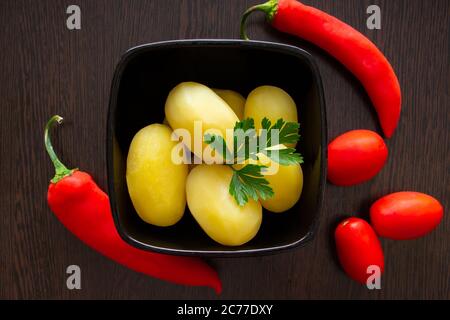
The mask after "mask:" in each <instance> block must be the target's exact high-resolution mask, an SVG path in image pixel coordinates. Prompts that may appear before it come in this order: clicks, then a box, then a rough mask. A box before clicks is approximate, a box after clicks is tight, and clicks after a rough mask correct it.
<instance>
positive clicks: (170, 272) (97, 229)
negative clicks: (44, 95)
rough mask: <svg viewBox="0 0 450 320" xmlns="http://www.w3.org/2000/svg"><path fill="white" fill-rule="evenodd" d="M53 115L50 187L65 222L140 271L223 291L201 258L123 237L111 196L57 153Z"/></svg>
mask: <svg viewBox="0 0 450 320" xmlns="http://www.w3.org/2000/svg"><path fill="white" fill-rule="evenodd" d="M61 122H62V118H61V117H60V116H53V117H52V118H51V119H50V120H49V121H48V123H47V125H46V126H45V147H46V149H47V152H48V154H49V156H50V159H51V160H52V162H53V164H54V166H55V170H56V174H55V176H54V178H53V179H52V180H51V183H50V185H49V188H48V195H47V200H48V204H49V206H50V209H51V210H52V211H53V213H54V214H55V215H56V217H57V218H58V219H59V220H60V221H61V222H62V224H63V225H64V226H65V227H66V228H67V229H69V231H70V232H72V233H73V234H74V235H75V236H77V237H78V238H79V239H80V240H81V241H83V242H84V243H85V244H87V245H88V246H90V247H92V248H93V249H95V250H97V251H98V252H100V253H101V254H103V255H105V256H106V257H108V258H110V259H112V260H114V261H116V262H118V263H120V264H122V265H124V266H126V267H128V268H130V269H132V270H134V271H137V272H140V273H144V274H146V275H149V276H152V277H155V278H159V279H162V280H167V281H170V282H174V283H178V284H184V285H193V286H209V287H212V288H214V289H215V290H216V292H217V293H220V292H221V290H222V284H221V282H220V279H219V278H218V275H217V273H216V271H215V270H214V269H212V268H211V267H210V266H208V265H207V264H206V263H205V262H203V261H202V260H201V259H199V258H191V257H177V256H170V255H164V254H159V253H154V252H148V251H144V250H140V249H137V248H135V247H132V246H131V245H129V244H127V243H126V242H125V241H124V240H122V238H120V236H119V234H118V232H117V230H116V228H115V226H114V221H113V218H112V214H111V208H110V203H109V198H108V195H107V194H106V193H104V192H103V191H102V190H101V189H100V188H99V187H98V186H97V184H96V183H95V182H94V180H93V179H92V177H91V176H90V175H89V174H87V173H86V172H82V171H79V170H78V169H71V170H70V169H67V168H66V167H65V166H64V165H63V164H62V163H61V161H60V160H59V159H58V157H57V156H56V154H55V152H54V150H53V147H52V144H51V142H50V138H49V130H50V128H51V126H52V125H53V124H54V123H61Z"/></svg>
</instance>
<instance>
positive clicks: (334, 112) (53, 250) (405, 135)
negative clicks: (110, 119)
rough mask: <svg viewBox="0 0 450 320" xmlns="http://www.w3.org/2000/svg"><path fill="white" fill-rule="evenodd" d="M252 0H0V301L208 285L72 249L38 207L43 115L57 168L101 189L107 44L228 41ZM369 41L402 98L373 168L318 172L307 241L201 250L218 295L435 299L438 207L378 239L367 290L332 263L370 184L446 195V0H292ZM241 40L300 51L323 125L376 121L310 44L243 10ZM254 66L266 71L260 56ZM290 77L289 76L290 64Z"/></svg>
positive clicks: (446, 225)
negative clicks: (433, 225) (353, 176)
mask: <svg viewBox="0 0 450 320" xmlns="http://www.w3.org/2000/svg"><path fill="white" fill-rule="evenodd" d="M257 2H258V1H253V0H252V1H238V0H209V1H208V0H197V1H195V0H189V1H188V0H185V1H174V0H173V1H172V0H171V1H166V0H158V1H157V0H155V1H151V0H148V1H144V0H133V1H131V0H130V1H118V0H117V1H106V0H102V1H100V0H99V1H88V0H77V1H70V3H69V2H67V1H50V0H45V1H31V0H28V1H22V0H20V1H17V0H3V1H1V2H0V23H1V28H0V42H1V48H2V50H1V53H0V110H1V113H0V119H1V129H0V130H1V131H0V132H1V135H0V136H1V140H0V141H1V144H0V148H1V163H0V181H1V190H0V199H1V209H2V210H1V213H0V257H1V260H0V263H1V270H0V271H1V272H0V298H33V299H35V298H38V299H41V298H50V299H92V298H101V299H153V298H215V297H216V296H215V295H214V293H213V292H212V290H209V289H206V288H188V287H182V286H176V285H172V284H168V283H165V282H162V281H159V280H155V279H151V278H148V277H145V276H142V275H139V274H137V273H134V272H132V271H130V270H128V269H126V268H124V267H121V266H119V265H117V264H115V263H113V262H111V261H109V260H107V259H105V258H103V257H102V256H100V255H99V254H97V253H96V252H94V251H93V250H91V249H89V248H88V247H86V246H84V245H83V244H82V243H81V242H80V241H78V240H77V239H76V238H75V237H74V236H72V235H71V234H70V233H69V232H67V231H66V230H65V229H64V227H63V226H62V225H61V224H60V223H59V222H58V221H57V220H56V219H55V217H54V216H53V215H52V214H51V212H50V210H49V209H48V207H47V203H46V192H47V185H48V181H49V178H50V177H51V176H52V175H53V168H52V166H51V164H50V161H49V159H48V157H47V155H46V153H45V151H44V147H43V125H44V124H45V122H46V120H47V119H48V118H49V117H50V116H51V115H53V114H56V113H58V114H61V115H63V116H64V117H65V118H66V119H68V121H67V122H66V124H65V125H64V127H63V129H61V130H59V131H58V134H56V135H55V138H54V141H55V148H56V149H57V150H58V152H59V153H60V155H61V157H62V159H64V160H65V162H67V164H69V165H71V166H79V167H80V168H82V169H84V170H86V171H88V172H91V173H92V175H93V177H94V178H95V179H96V181H98V183H99V185H100V186H101V187H102V188H106V183H107V181H106V180H107V178H106V163H105V161H106V160H105V138H106V113H107V108H108V99H109V89H110V85H111V80H112V76H113V72H114V68H115V65H116V64H117V62H118V60H119V58H120V56H121V54H122V53H123V52H124V51H125V50H126V49H128V48H130V47H132V46H135V45H139V44H142V43H148V42H154V41H161V40H169V39H184V38H237V37H238V36H239V34H238V32H239V26H238V24H239V17H240V14H241V13H242V12H243V11H244V9H245V8H247V7H248V6H249V5H251V4H255V3H257ZM73 3H74V4H78V5H79V6H80V8H81V17H82V18H81V19H82V20H81V30H78V31H69V30H68V29H67V28H66V18H67V16H68V15H67V14H66V8H67V6H68V5H69V4H73ZM305 3H308V4H311V5H313V6H316V7H317V8H320V9H323V10H324V11H327V12H329V13H331V14H333V15H335V16H336V17H338V18H341V19H342V20H344V21H346V22H348V23H349V24H351V25H352V26H354V27H355V28H357V29H358V30H360V31H361V32H362V33H364V34H365V35H367V36H368V37H369V38H370V39H372V40H373V41H374V42H375V43H376V44H377V45H378V46H379V47H380V48H381V50H382V51H383V52H384V53H385V54H386V56H387V57H388V59H389V60H390V61H391V63H392V65H393V67H394V69H395V70H396V71H397V74H398V77H399V80H400V83H401V85H402V91H403V110H402V117H401V121H400V125H399V127H398V129H397V132H396V134H395V135H394V137H393V138H392V139H390V140H388V141H387V144H388V147H389V151H390V156H389V160H388V162H387V165H386V166H385V168H384V169H383V170H382V172H381V173H380V174H379V175H378V176H377V177H376V178H375V179H373V180H372V181H370V182H368V183H365V184H363V185H359V186H355V187H349V188H341V187H335V186H332V185H327V187H326V191H325V200H324V201H325V204H324V207H323V211H322V214H321V219H320V226H319V229H318V232H317V235H316V237H315V239H314V240H313V241H312V242H311V243H310V244H309V245H307V246H306V247H304V248H299V249H294V250H291V251H287V252H285V253H281V254H276V255H272V256H265V257H253V258H237V259H212V260H211V261H210V262H211V264H212V265H214V266H215V267H216V268H217V270H218V271H219V273H220V276H221V278H222V280H223V285H224V291H223V295H222V298H228V299H230V298H252V299H260V298H274V299H279V298H299V299H308V298H356V299H359V298H365V299H403V298H407V299H414V298H420V299H432V298H441V299H442V298H444V299H449V298H450V269H449V266H450V219H449V217H448V212H446V213H445V217H444V220H443V221H442V223H441V224H440V226H439V227H438V228H437V230H435V231H434V232H433V233H432V234H430V235H428V236H426V237H425V238H422V239H418V240H414V241H403V242H397V241H389V240H382V245H383V248H384V252H385V256H386V272H385V275H384V277H383V280H382V289H381V290H373V291H369V290H368V289H366V288H365V287H362V286H360V285H358V284H356V283H354V282H352V281H350V280H349V279H348V278H347V277H346V276H345V274H344V273H343V272H342V271H341V269H340V267H339V265H338V264H337V262H336V258H335V251H334V243H333V240H332V232H333V229H334V227H335V225H336V223H337V221H338V220H339V219H341V218H342V217H345V216H348V215H358V216H362V217H365V216H367V212H368V208H369V205H370V203H371V202H372V201H374V200H375V199H377V198H378V197H379V196H381V195H384V194H386V193H389V192H393V191H398V190H405V189H410V190H417V191H421V192H425V193H429V194H431V195H433V196H435V197H436V198H438V199H440V200H441V202H442V203H443V205H444V207H445V208H447V209H448V208H449V205H450V201H449V200H450V167H449V165H450V129H449V126H450V121H449V120H450V118H449V110H450V109H449V108H450V105H449V71H450V70H449V54H450V52H449V45H450V44H449V37H450V34H449V24H450V16H449V12H450V2H449V1H448V0H434V1H423V0H389V1H388V0H375V1H368V0H363V1H361V0H339V1H324V0H305ZM370 4H377V5H379V6H380V8H381V14H382V29H381V30H368V29H367V27H366V18H367V16H368V15H367V14H366V8H367V6H368V5H370ZM249 34H250V35H251V37H252V38H254V39H260V40H269V41H275V42H284V43H289V44H293V45H297V46H299V47H301V48H305V49H306V50H309V51H310V52H311V53H312V54H313V55H314V57H315V58H316V59H317V62H318V64H319V68H320V72H321V74H322V78H323V82H324V88H325V96H326V103H327V113H328V138H329V139H331V138H333V137H335V136H336V135H338V134H340V133H342V132H344V131H347V130H350V129H355V128H368V129H373V130H378V131H380V128H379V125H378V122H377V119H376V116H375V113H374V112H373V111H372V107H371V104H370V102H369V100H368V98H367V96H366V94H365V93H364V91H363V89H362V87H361V86H360V84H359V83H358V82H357V81H356V79H355V78H354V77H353V76H352V75H350V74H349V73H348V72H347V71H346V70H345V69H344V68H343V67H342V66H340V65H339V64H338V63H337V62H336V61H335V60H334V59H332V58H331V57H330V56H328V55H327V54H325V53H324V52H323V51H321V50H319V49H318V48H316V47H314V46H312V45H310V44H308V43H305V42H302V41H300V40H297V39H295V38H293V37H290V36H286V35H283V34H280V33H278V32H276V31H274V30H272V29H271V28H270V27H269V26H267V24H265V23H263V19H262V16H261V15H259V16H258V15H257V17H256V16H255V17H253V18H252V19H251V22H250V24H249ZM265 67H273V68H276V62H273V65H267V66H265ZM299 76H301V75H299ZM71 264H76V265H79V266H80V267H81V270H82V289H81V290H72V291H70V290H68V289H67V288H66V276H67V275H66V273H65V270H66V267H67V266H68V265H71Z"/></svg>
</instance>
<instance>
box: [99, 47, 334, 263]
mask: <svg viewBox="0 0 450 320" xmlns="http://www.w3.org/2000/svg"><path fill="white" fill-rule="evenodd" d="M183 81H196V82H200V83H203V84H205V85H207V86H209V87H214V88H224V89H232V90H236V91H238V92H240V93H241V94H243V95H244V96H246V95H247V94H248V93H249V92H250V91H251V90H253V89H254V88H256V87H258V86H261V85H274V86H277V87H280V88H282V89H284V90H285V91H287V92H288V93H289V94H290V95H291V97H292V98H293V99H294V100H295V102H296V104H297V108H298V114H299V121H300V134H301V140H300V142H299V143H298V146H297V149H298V150H299V151H300V152H301V153H302V155H303V157H304V164H302V168H303V173H304V185H303V192H302V196H301V198H300V200H299V201H298V203H297V204H296V205H295V206H294V207H293V208H292V209H290V210H289V211H287V212H284V213H278V214H277V213H270V212H266V211H264V213H263V222H262V225H261V229H260V230H259V232H258V234H257V235H256V237H255V238H254V239H252V240H251V241H250V242H248V243H246V244H244V245H241V246H238V247H226V246H223V245H220V244H218V243H216V242H214V241H213V240H212V239H210V238H209V237H208V236H207V235H206V233H204V232H203V230H202V229H201V228H200V226H199V225H198V224H197V223H196V221H195V220H194V218H193V217H192V215H191V213H190V212H189V208H188V207H187V206H186V212H185V214H184V217H183V218H182V219H181V221H180V222H178V223H177V224H176V225H174V226H172V227H166V228H161V227H155V226H152V225H150V224H147V223H145V222H143V221H142V220H141V219H140V218H139V217H138V215H137V213H136V212H135V210H134V208H133V205H132V203H131V200H130V197H129V195H128V191H127V185H126V179H125V170H126V158H127V153H128V148H129V145H130V143H131V140H132V138H133V136H134V134H135V133H136V132H137V131H138V130H139V129H141V128H143V127H145V126H147V125H149V124H151V123H154V122H159V123H161V122H162V121H163V118H164V104H165V100H166V97H167V95H168V93H169V91H170V90H171V89H172V88H173V87H174V86H176V85H177V84H178V83H180V82H183ZM107 128H108V129H107V130H108V132H107V165H108V188H109V195H110V201H111V208H112V213H113V216H114V221H115V224H116V227H117V230H118V232H119V234H120V236H121V237H122V238H123V239H124V240H125V241H126V242H128V243H129V244H131V245H133V246H136V247H138V248H141V249H146V250H153V251H158V252H163V253H169V254H181V255H199V256H237V255H251V254H260V253H269V252H274V251H277V250H281V249H286V248H291V247H294V246H298V245H303V244H305V243H306V242H308V241H309V240H311V239H312V238H313V235H314V230H315V229H316V225H317V222H318V216H319V213H320V207H321V203H322V197H323V189H324V183H325V170H326V119H325V105H324V97H323V88H322V83H321V79H320V75H319V71H318V68H317V66H316V64H315V63H314V61H313V59H312V57H311V55H310V54H309V53H307V52H306V51H304V50H301V49H299V48H296V47H293V46H287V45H281V44H277V43H269V42H260V41H242V40H181V41H168V42H159V43H151V44H146V45H142V46H138V47H135V48H132V49H130V50H128V51H127V52H126V53H125V54H124V56H123V57H122V59H121V61H120V62H119V64H118V66H117V68H116V72H115V75H114V80H113V83H112V88H111V97H110V104H109V114H108V125H107Z"/></svg>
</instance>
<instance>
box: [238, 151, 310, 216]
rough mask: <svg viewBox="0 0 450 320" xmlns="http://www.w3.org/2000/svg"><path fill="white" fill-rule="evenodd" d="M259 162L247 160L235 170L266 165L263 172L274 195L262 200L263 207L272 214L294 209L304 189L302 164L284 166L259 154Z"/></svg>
mask: <svg viewBox="0 0 450 320" xmlns="http://www.w3.org/2000/svg"><path fill="white" fill-rule="evenodd" d="M277 147H278V148H279V149H284V148H286V147H285V146H284V145H279V146H277ZM258 159H259V160H258V161H256V160H251V159H249V160H247V161H246V162H244V163H242V164H237V165H234V168H235V169H241V168H242V167H244V166H245V165H247V164H259V165H264V166H266V168H265V169H264V171H263V172H262V174H263V175H264V178H265V179H266V180H267V181H268V182H269V185H270V187H271V188H272V190H273V192H274V195H273V197H271V198H269V199H267V200H262V199H260V202H261V204H262V206H263V207H264V208H265V209H267V210H269V211H272V212H283V211H286V210H289V209H290V208H292V207H293V206H294V205H295V204H296V203H297V201H298V200H299V199H300V196H301V194H302V189H303V171H302V167H301V166H300V164H298V163H297V164H294V165H290V166H283V165H281V164H279V163H277V162H275V161H273V160H272V159H270V158H269V157H267V156H266V155H264V154H262V153H258Z"/></svg>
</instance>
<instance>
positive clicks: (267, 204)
mask: <svg viewBox="0 0 450 320" xmlns="http://www.w3.org/2000/svg"><path fill="white" fill-rule="evenodd" d="M263 175H264V178H266V180H267V181H269V185H270V186H271V187H272V189H273V191H274V193H275V194H274V196H273V197H272V198H269V199H267V200H261V204H262V206H263V207H264V208H265V209H267V210H269V211H272V212H283V211H286V210H289V209H290V208H292V207H293V206H294V205H295V204H296V203H297V201H298V199H300V195H301V194H302V188H303V171H302V167H301V166H300V164H298V163H297V164H294V165H290V166H282V165H280V166H279V168H278V171H277V173H275V174H272V175H270V174H267V175H266V174H264V173H263Z"/></svg>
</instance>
